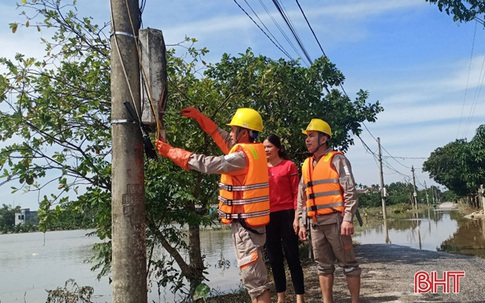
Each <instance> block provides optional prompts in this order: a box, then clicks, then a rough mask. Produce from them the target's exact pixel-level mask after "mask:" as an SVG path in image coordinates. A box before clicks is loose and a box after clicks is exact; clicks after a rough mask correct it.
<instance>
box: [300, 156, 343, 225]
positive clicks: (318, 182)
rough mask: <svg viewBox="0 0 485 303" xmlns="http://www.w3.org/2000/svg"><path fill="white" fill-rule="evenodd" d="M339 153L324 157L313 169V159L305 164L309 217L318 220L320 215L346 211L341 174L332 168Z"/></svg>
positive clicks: (303, 171) (303, 174) (304, 179)
mask: <svg viewBox="0 0 485 303" xmlns="http://www.w3.org/2000/svg"><path fill="white" fill-rule="evenodd" d="M336 154H341V155H343V153H342V152H339V151H331V152H329V153H328V154H326V155H324V156H322V158H320V160H319V161H318V162H317V165H316V166H315V167H313V157H309V158H307V159H306V160H305V162H303V167H302V177H303V182H304V184H305V185H306V189H305V194H306V198H307V199H306V210H307V215H308V217H311V218H313V220H316V216H318V215H327V214H331V213H334V212H340V213H342V212H343V211H344V196H343V191H342V188H341V186H340V183H339V174H338V173H337V171H336V170H335V168H334V167H333V166H332V159H333V157H334V156H335V155H336Z"/></svg>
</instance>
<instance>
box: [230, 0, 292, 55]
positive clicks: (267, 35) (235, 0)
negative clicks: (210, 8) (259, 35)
mask: <svg viewBox="0 0 485 303" xmlns="http://www.w3.org/2000/svg"><path fill="white" fill-rule="evenodd" d="M233 1H234V3H236V5H237V6H238V7H239V8H240V9H241V10H242V11H243V12H244V13H245V14H246V16H248V18H249V19H251V21H253V23H254V24H255V25H256V26H257V27H258V28H259V29H260V30H261V32H263V34H264V35H265V36H266V37H267V38H268V39H269V40H270V41H271V43H273V44H274V46H276V47H277V48H278V49H279V50H280V51H281V52H282V53H283V54H285V56H286V57H288V59H290V60H293V58H291V56H290V54H289V53H288V52H287V51H286V50H284V48H282V47H281V46H280V43H278V42H277V41H275V40H273V39H272V38H271V37H270V36H269V34H268V33H266V32H265V31H264V30H263V29H262V28H261V26H259V24H258V23H257V22H256V21H255V20H254V19H253V18H252V17H251V16H250V15H249V14H248V12H247V11H246V10H245V9H244V8H243V7H242V6H241V5H240V4H239V3H238V2H237V0H233ZM272 36H273V35H272ZM273 37H274V36H273Z"/></svg>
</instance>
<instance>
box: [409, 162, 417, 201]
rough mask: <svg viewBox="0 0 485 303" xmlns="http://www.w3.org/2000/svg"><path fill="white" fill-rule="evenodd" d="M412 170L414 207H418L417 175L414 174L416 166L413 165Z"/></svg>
mask: <svg viewBox="0 0 485 303" xmlns="http://www.w3.org/2000/svg"><path fill="white" fill-rule="evenodd" d="M411 171H412V172H413V201H414V207H415V209H416V210H417V209H418V193H417V192H416V177H415V176H414V166H411Z"/></svg>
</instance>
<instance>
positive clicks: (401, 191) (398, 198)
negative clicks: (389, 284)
mask: <svg viewBox="0 0 485 303" xmlns="http://www.w3.org/2000/svg"><path fill="white" fill-rule="evenodd" d="M386 189H387V195H388V197H387V199H386V201H387V203H388V204H389V205H394V204H402V203H409V204H412V203H413V192H414V190H413V185H412V184H411V183H403V182H393V183H391V184H389V185H386Z"/></svg>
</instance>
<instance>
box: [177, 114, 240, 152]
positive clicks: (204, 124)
mask: <svg viewBox="0 0 485 303" xmlns="http://www.w3.org/2000/svg"><path fill="white" fill-rule="evenodd" d="M180 113H181V114H182V116H184V117H188V118H191V119H194V120H195V121H197V123H199V126H200V128H202V130H203V131H204V132H205V133H206V134H208V135H210V136H211V137H212V140H214V142H216V144H217V146H219V148H220V149H221V151H222V152H223V153H224V154H227V153H229V150H230V146H228V144H227V141H228V140H226V138H224V136H223V135H222V133H223V131H222V130H221V129H219V127H218V126H217V124H216V123H215V122H214V121H212V120H211V119H210V118H208V117H207V116H205V115H204V114H202V113H201V112H200V111H199V110H198V109H196V108H195V107H187V108H184V109H182V110H181V111H180ZM224 133H225V132H224Z"/></svg>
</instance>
